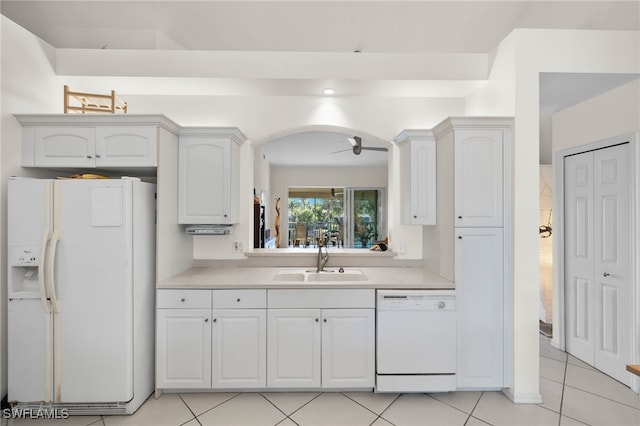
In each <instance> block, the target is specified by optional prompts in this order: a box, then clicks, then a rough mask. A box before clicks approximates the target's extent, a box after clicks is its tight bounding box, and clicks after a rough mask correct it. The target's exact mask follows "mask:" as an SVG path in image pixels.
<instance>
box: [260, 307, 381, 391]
mask: <svg viewBox="0 0 640 426" xmlns="http://www.w3.org/2000/svg"><path fill="white" fill-rule="evenodd" d="M267 335H268V342H267V377H268V379H267V385H268V386H269V387H273V388H318V387H321V388H373V387H374V385H375V383H374V375H375V366H374V359H375V311H374V309H270V310H269V312H268V326H267Z"/></svg>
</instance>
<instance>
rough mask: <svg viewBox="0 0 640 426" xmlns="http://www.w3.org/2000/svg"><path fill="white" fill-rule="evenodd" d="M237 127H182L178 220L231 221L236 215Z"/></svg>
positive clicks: (237, 181)
mask: <svg viewBox="0 0 640 426" xmlns="http://www.w3.org/2000/svg"><path fill="white" fill-rule="evenodd" d="M245 140H246V138H245V137H244V135H242V133H240V131H239V130H237V129H228V128H225V129H215V128H198V129H183V131H181V134H180V141H179V150H178V184H179V190H178V223H182V224H233V223H236V222H237V217H238V203H239V198H238V187H239V178H240V171H239V168H240V163H239V155H240V154H239V151H240V144H241V143H243V142H244V141H245Z"/></svg>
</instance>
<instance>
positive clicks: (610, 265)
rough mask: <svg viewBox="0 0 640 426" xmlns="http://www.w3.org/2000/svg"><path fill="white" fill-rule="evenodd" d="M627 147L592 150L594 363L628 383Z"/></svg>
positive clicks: (628, 178) (629, 286) (629, 299)
mask: <svg viewBox="0 0 640 426" xmlns="http://www.w3.org/2000/svg"><path fill="white" fill-rule="evenodd" d="M629 182H630V176H629V145H628V144H624V145H617V146H614V147H611V148H607V149H602V150H598V151H595V152H594V197H593V198H594V215H593V221H594V227H595V229H594V259H595V262H594V274H593V276H594V284H595V294H594V302H595V321H596V329H595V331H596V332H595V366H596V368H598V369H599V370H602V371H603V372H605V373H606V374H608V375H610V376H611V377H613V378H615V379H617V380H619V381H621V382H623V383H626V384H627V385H630V384H631V375H630V374H629V373H628V372H627V371H626V365H627V364H630V361H631V354H630V341H631V333H630V331H629V324H631V282H630V278H631V274H630V253H631V245H630V239H629V238H630V235H629V223H630V219H631V217H630V206H629Z"/></svg>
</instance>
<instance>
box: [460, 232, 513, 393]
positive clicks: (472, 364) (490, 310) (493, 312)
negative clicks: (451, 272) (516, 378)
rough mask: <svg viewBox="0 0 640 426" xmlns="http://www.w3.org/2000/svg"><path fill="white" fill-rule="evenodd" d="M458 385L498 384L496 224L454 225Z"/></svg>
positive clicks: (500, 295) (500, 293) (499, 242)
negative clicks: (484, 226) (489, 226)
mask: <svg viewBox="0 0 640 426" xmlns="http://www.w3.org/2000/svg"><path fill="white" fill-rule="evenodd" d="M455 234H456V245H455V262H456V267H455V282H456V306H457V310H458V333H457V334H458V342H457V343H458V346H457V350H458V360H457V371H456V379H457V387H458V388H501V387H503V368H504V367H503V365H504V344H503V334H504V329H503V322H504V317H503V315H504V287H503V275H504V271H503V263H504V260H503V244H504V243H503V238H502V229H501V228H457V229H456V232H455Z"/></svg>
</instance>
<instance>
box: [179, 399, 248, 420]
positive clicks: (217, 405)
mask: <svg viewBox="0 0 640 426" xmlns="http://www.w3.org/2000/svg"><path fill="white" fill-rule="evenodd" d="M240 394H241V393H236V394H235V395H233V396H232V397H230V398H227V399H225V400H224V401H222V402H221V403H220V404H216V405H214V406H213V407H211V408H209V409H208V410H206V411H203V412H202V413H200V414H199V415H200V416H202V415H203V414H206V413H208V412H209V411H211V410H213V409H215V408H218V407H219V406H221V405H223V404H226V403H227V402H229V401H231V400H232V399H234V398H237V397H238V396H240ZM178 395H179V396H180V394H179V393H178ZM180 399H182V396H180ZM183 402H184V400H183ZM185 405H187V407H188V406H189V404H187V403H186V402H185ZM189 410H190V411H191V408H190V407H189ZM192 412H193V411H192ZM195 418H196V419H198V416H195ZM198 423H200V420H198Z"/></svg>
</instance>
